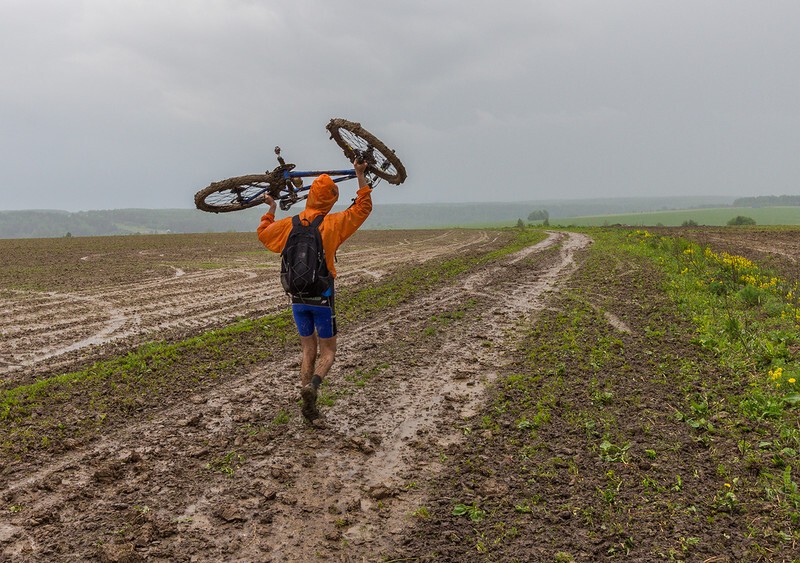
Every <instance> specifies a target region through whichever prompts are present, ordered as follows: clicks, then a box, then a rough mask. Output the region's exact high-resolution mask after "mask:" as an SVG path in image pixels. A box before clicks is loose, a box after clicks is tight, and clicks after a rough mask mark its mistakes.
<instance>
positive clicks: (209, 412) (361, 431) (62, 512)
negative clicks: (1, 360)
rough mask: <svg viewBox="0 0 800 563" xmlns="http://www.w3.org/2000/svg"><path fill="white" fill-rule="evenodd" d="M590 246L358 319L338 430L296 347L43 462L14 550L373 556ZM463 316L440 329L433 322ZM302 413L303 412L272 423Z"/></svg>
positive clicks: (503, 266)
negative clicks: (315, 399) (309, 415)
mask: <svg viewBox="0 0 800 563" xmlns="http://www.w3.org/2000/svg"><path fill="white" fill-rule="evenodd" d="M588 244H590V240H589V239H588V238H587V237H585V236H582V235H576V234H566V233H551V234H550V235H549V238H548V239H547V240H546V241H544V242H543V243H540V244H538V245H535V246H533V247H529V248H527V249H525V250H523V251H520V252H518V253H517V254H515V255H512V256H511V257H508V258H506V259H505V260H503V261H502V262H501V263H499V264H497V263H495V264H493V265H490V266H488V267H484V268H482V269H479V270H477V271H475V272H473V273H471V274H469V275H468V276H467V277H466V278H465V279H463V280H461V281H460V282H459V283H458V284H457V285H455V286H453V287H450V288H446V289H443V290H440V291H436V292H434V293H433V294H429V295H425V296H422V297H420V298H418V299H415V300H413V301H412V302H410V303H407V304H404V305H402V306H400V307H398V308H396V309H394V310H393V311H391V312H390V314H389V315H388V317H387V318H385V319H377V320H374V321H372V322H368V323H363V324H361V325H360V326H353V327H351V328H350V329H349V331H348V333H347V334H344V335H342V338H341V339H340V348H339V354H338V357H337V364H335V366H334V371H333V372H332V377H331V378H330V381H329V382H326V384H325V385H324V386H323V390H325V392H326V393H327V394H329V395H330V396H334V397H336V401H335V404H334V405H333V406H331V407H323V412H324V413H325V414H326V421H325V425H326V428H323V429H314V428H309V427H308V426H307V425H305V424H303V423H302V422H301V420H300V419H299V416H297V414H296V413H297V411H298V407H297V392H298V387H297V383H296V380H297V368H298V362H297V358H294V357H283V358H282V359H278V360H276V361H275V362H274V363H273V364H271V365H266V366H260V367H259V368H258V369H254V370H253V371H252V372H251V373H249V374H248V375H247V376H243V377H240V378H237V379H236V380H235V381H227V382H223V383H221V384H220V385H218V386H215V387H214V388H213V389H211V390H210V391H209V392H207V393H203V394H198V395H196V396H193V397H190V398H188V401H187V402H186V404H179V405H174V406H172V407H170V408H167V409H165V410H164V411H163V412H161V413H159V414H157V415H155V416H154V417H153V418H152V420H149V421H147V422H143V423H137V424H135V425H133V426H131V427H129V428H126V429H124V430H120V431H118V432H114V433H111V434H109V435H107V436H105V437H104V438H102V439H101V440H99V441H98V442H96V443H95V444H94V445H92V446H91V447H88V448H80V449H76V450H73V451H71V452H68V453H66V454H63V455H61V456H60V458H59V459H58V460H56V461H54V462H53V463H51V464H49V465H47V466H45V467H40V468H38V469H36V468H31V469H30V470H28V471H26V472H25V476H24V477H22V478H20V479H18V480H17V481H16V482H10V483H6V484H5V485H4V487H3V488H4V490H5V493H4V496H3V502H5V503H6V505H8V506H10V505H13V506H24V507H25V510H24V512H25V514H21V515H20V516H19V517H14V516H13V515H9V514H8V513H6V514H3V515H2V516H0V549H3V551H2V553H3V555H4V556H7V557H14V558H16V559H19V560H21V561H28V560H29V561H35V560H45V559H47V558H48V557H52V556H53V555H57V554H58V553H70V554H72V556H75V557H78V558H93V557H97V558H101V559H106V560H124V559H125V558H126V557H127V558H130V559H129V560H137V557H142V556H145V557H151V558H164V559H170V560H196V561H217V560H242V561H255V560H259V561H266V560H269V561H307V560H312V559H316V558H318V557H326V558H330V559H334V560H347V561H350V560H353V561H361V560H374V559H375V558H376V557H377V555H378V554H379V553H380V552H381V551H382V550H386V549H390V548H391V547H392V546H393V545H397V542H402V541H404V539H405V538H404V536H403V532H404V530H405V528H406V526H407V523H408V520H409V518H411V516H410V514H411V513H412V512H413V511H414V510H415V509H416V508H419V507H420V506H424V502H425V496H424V492H423V491H422V489H421V488H418V486H419V485H420V484H423V483H424V482H425V480H426V479H428V478H429V477H431V476H433V475H435V474H436V473H437V472H438V471H440V470H441V468H442V467H443V464H442V462H443V459H442V458H441V456H443V455H446V452H447V448H448V446H449V445H450V444H454V443H457V442H458V441H459V440H460V439H461V437H462V436H463V431H462V427H464V426H467V425H469V419H470V417H471V416H473V415H474V414H475V413H476V412H477V410H478V408H479V407H480V405H481V404H482V401H483V398H484V387H485V385H486V384H488V383H489V382H491V381H493V380H494V379H495V378H496V377H498V376H499V375H500V373H502V371H503V369H504V364H505V363H506V362H507V361H508V359H507V355H509V354H510V353H511V352H513V350H514V347H515V344H516V334H517V332H518V331H519V329H520V327H521V326H525V325H526V324H529V323H530V322H531V315H532V314H534V313H535V312H536V310H538V309H541V308H542V307H544V306H545V297H546V294H547V293H548V292H550V291H554V290H555V289H556V288H557V286H558V284H559V283H560V282H561V281H563V280H564V279H566V278H567V277H568V276H569V275H570V273H571V272H572V271H574V269H575V268H576V267H577V266H576V264H575V262H574V255H575V253H576V252H578V251H579V250H581V249H583V248H585V247H586V246H587V245H588ZM470 300H474V302H472V303H471V304H470ZM462 309H463V310H464V311H465V314H464V316H463V317H462V318H458V317H454V319H453V320H452V322H451V323H450V324H448V325H447V326H444V327H440V330H438V331H437V332H436V334H430V335H429V334H428V331H426V328H428V327H430V326H432V325H431V323H432V322H433V325H434V326H436V321H435V319H441V318H444V317H446V316H447V315H448V314H451V313H452V312H453V311H457V310H462ZM432 319H434V321H432ZM358 373H362V374H372V375H371V378H370V379H369V380H368V381H367V382H366V384H365V385H363V386H362V385H361V384H360V383H359V382H358V381H355V380H353V379H352V378H351V379H348V378H347V377H346V376H348V374H350V376H352V374H358ZM282 413H283V414H282ZM287 413H288V414H289V415H290V417H291V419H290V420H289V421H288V423H283V422H282V423H280V424H274V423H271V422H270V421H275V420H277V419H278V418H281V417H283V418H285V414H287ZM238 456H242V458H241V459H239V457H238ZM226 458H227V462H225V459H226ZM220 460H222V461H220ZM224 463H228V464H229V467H228V468H229V469H230V470H231V475H233V476H232V477H228V476H227V474H226V473H225V471H224V469H225V467H223V465H224ZM221 464H222V465H221ZM214 468H216V469H214Z"/></svg>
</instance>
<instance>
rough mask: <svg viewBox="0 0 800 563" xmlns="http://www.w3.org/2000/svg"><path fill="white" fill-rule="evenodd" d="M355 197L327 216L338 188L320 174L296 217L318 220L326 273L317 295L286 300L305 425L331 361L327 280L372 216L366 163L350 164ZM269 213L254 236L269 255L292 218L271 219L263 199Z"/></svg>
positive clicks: (313, 415)
mask: <svg viewBox="0 0 800 563" xmlns="http://www.w3.org/2000/svg"><path fill="white" fill-rule="evenodd" d="M353 167H354V168H355V173H356V178H357V179H358V192H357V193H356V199H355V202H354V203H353V205H351V206H350V207H349V208H348V209H346V210H345V211H341V212H338V213H329V212H330V210H331V208H332V207H333V205H334V204H335V203H336V201H337V200H338V199H339V187H338V186H337V185H336V184H335V183H334V182H333V180H332V179H331V177H330V176H328V175H327V174H323V175H321V176H319V177H317V178H316V179H315V180H314V182H313V183H312V184H311V189H310V190H309V194H308V199H307V200H306V208H305V210H304V211H302V212H300V214H299V218H300V220H301V221H303V222H305V223H311V222H312V221H314V219H316V218H317V217H319V216H323V219H322V222H321V223H320V224H319V227H318V228H319V234H320V236H321V238H322V246H323V249H324V254H325V265H326V266H327V270H328V272H329V273H330V277H331V282H330V287H328V289H326V290H324V291H322V292H321V294H320V295H311V296H309V295H304V296H300V295H292V296H291V298H292V314H293V316H294V320H295V324H296V325H297V331H298V332H299V334H300V346H301V350H302V359H301V364H300V384H301V386H302V388H301V391H300V396H301V398H302V400H303V407H302V413H303V416H304V417H305V418H306V420H308V421H309V422H311V421H313V420H315V419H317V418H319V410H318V409H317V391H318V389H319V386H320V385H321V384H322V381H323V379H324V378H325V377H326V376H327V375H328V372H329V371H330V369H331V366H332V365H333V362H334V359H335V357H336V332H337V331H336V310H335V308H334V287H333V279H334V278H336V268H335V267H334V256H335V255H336V250H337V249H338V248H339V246H340V245H341V244H342V243H343V242H344V241H345V240H347V239H348V238H349V237H350V236H351V235H352V234H353V233H355V232H356V230H358V228H359V227H360V226H361V225H362V224H363V223H364V221H366V219H367V217H368V216H369V214H370V212H371V211H372V196H371V195H370V193H371V192H372V188H371V187H370V185H369V183H368V181H367V178H366V176H365V174H364V172H365V170H366V168H367V164H366V162H358V161H356V162H353ZM264 201H265V203H267V204H268V205H269V211H268V212H267V213H266V214H264V216H263V217H261V224H259V226H258V229H257V232H258V238H259V240H260V241H261V242H262V243H263V244H264V246H265V247H267V248H268V249H269V250H271V251H273V252H277V253H282V252H283V250H284V247H285V246H286V242H287V240H288V239H289V234H290V233H291V231H292V217H285V218H283V219H281V220H279V221H276V220H275V207H276V205H275V200H274V199H273V198H272V197H271V196H270V195H269V194H265V196H264Z"/></svg>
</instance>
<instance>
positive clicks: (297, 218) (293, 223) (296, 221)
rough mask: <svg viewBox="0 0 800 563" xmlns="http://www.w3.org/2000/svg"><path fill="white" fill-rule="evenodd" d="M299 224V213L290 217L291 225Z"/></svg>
mask: <svg viewBox="0 0 800 563" xmlns="http://www.w3.org/2000/svg"><path fill="white" fill-rule="evenodd" d="M299 224H300V215H294V216H293V217H292V227H296V226H297V225H299Z"/></svg>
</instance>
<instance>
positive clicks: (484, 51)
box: [0, 0, 800, 211]
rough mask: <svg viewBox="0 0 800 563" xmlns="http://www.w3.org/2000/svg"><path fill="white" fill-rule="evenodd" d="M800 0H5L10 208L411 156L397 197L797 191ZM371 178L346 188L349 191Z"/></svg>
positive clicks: (0, 147)
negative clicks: (355, 137)
mask: <svg viewBox="0 0 800 563" xmlns="http://www.w3.org/2000/svg"><path fill="white" fill-rule="evenodd" d="M798 29H800V2H796V1H781V0H773V1H770V2H756V1H755V0H754V1H750V2H744V1H739V0H719V1H703V0H686V1H680V0H669V1H643V0H629V1H613V0H602V1H600V0H597V1H591V2H590V1H565V0H552V1H547V2H541V1H534V0H519V1H518V0H508V1H507V0H498V1H496V2H488V1H485V0H484V1H478V0H457V1H456V0H402V1H401V0H394V1H391V2H390V1H385V0H371V1H366V0H361V1H356V0H338V1H330V0H286V1H276V0H272V1H258V0H250V1H248V0H59V1H56V0H0V54H1V55H2V58H0V62H1V64H0V192H2V194H3V198H2V203H1V204H0V209H44V208H46V209H65V210H70V211H76V210H86V209H113V208H123V207H148V208H160V207H192V206H193V199H192V198H193V195H194V193H195V192H196V191H197V190H199V189H200V188H203V187H205V186H206V185H208V184H209V183H211V182H212V181H215V180H221V179H224V178H227V177H230V176H238V175H242V174H249V173H259V172H263V171H264V170H267V169H272V168H273V167H274V166H275V164H276V162H275V158H274V155H273V154H272V148H273V147H274V146H275V145H280V146H281V147H282V148H283V153H284V155H285V157H286V158H287V160H288V161H290V162H294V163H296V164H297V165H298V167H299V168H318V167H343V166H346V164H347V163H346V161H345V160H344V157H343V156H342V154H341V152H340V150H339V148H338V147H337V146H336V145H335V143H334V142H333V141H331V140H329V139H328V136H327V132H326V131H325V129H324V127H325V125H326V124H327V122H328V120H329V119H330V118H331V117H344V118H347V119H351V120H353V121H360V122H361V123H362V124H363V125H364V126H365V127H366V128H367V129H368V130H370V131H371V132H373V133H374V134H376V136H378V137H379V138H381V139H382V140H384V141H385V142H386V144H387V145H389V146H390V147H392V148H394V149H395V150H396V152H397V154H398V156H400V158H401V159H402V161H403V163H404V164H405V166H406V168H407V170H408V180H407V181H406V183H405V184H403V185H402V186H400V187H392V186H387V185H386V184H382V185H381V186H380V187H379V188H378V190H376V192H377V193H376V194H375V195H374V197H375V200H376V203H381V202H386V203H395V202H408V203H414V202H433V201H437V202H457V201H490V200H501V201H518V200H541V199H560V198H583V197H595V196H610V197H616V196H619V197H630V196H656V195H731V196H747V195H769V194H775V195H780V194H784V193H790V194H798V193H800V182H799V181H798V180H799V179H800V158H798V154H800V109H798V108H800V56H798V53H800V33H799V32H798ZM354 191H355V186H348V185H347V184H345V186H343V190H342V193H343V195H347V196H348V197H350V196H351V193H350V192H354Z"/></svg>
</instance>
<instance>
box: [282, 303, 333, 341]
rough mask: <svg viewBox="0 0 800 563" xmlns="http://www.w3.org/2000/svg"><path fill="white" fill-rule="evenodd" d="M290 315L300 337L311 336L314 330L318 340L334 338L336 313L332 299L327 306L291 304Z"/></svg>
mask: <svg viewBox="0 0 800 563" xmlns="http://www.w3.org/2000/svg"><path fill="white" fill-rule="evenodd" d="M292 314H293V315H294V322H295V324H296V325H297V332H299V333H300V336H311V335H312V334H314V330H315V329H316V331H317V336H318V337H320V338H333V337H334V336H336V311H335V309H334V308H333V298H331V299H330V300H329V304H328V305H309V304H308V303H292Z"/></svg>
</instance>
